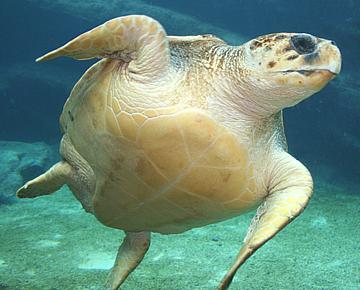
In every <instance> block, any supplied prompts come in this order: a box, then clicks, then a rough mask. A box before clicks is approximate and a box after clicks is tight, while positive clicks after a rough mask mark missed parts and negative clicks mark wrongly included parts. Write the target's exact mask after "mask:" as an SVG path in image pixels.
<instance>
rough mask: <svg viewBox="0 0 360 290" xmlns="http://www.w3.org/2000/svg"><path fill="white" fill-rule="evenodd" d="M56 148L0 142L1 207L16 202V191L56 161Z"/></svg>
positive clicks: (38, 144)
mask: <svg viewBox="0 0 360 290" xmlns="http://www.w3.org/2000/svg"><path fill="white" fill-rule="evenodd" d="M55 152H56V151H55V148H52V147H51V146H49V145H47V144H45V143H32V144H31V143H22V142H6V141H0V188H1V190H0V205H1V204H8V203H12V202H14V201H15V200H16V198H15V192H16V190H17V189H18V188H19V187H20V186H21V185H22V184H23V183H24V182H26V181H28V180H30V179H32V178H34V177H36V176H38V175H39V174H41V173H42V172H44V171H45V170H46V169H47V168H48V167H50V166H51V165H52V164H53V163H54V162H55V159H56V156H57V155H56V153H55Z"/></svg>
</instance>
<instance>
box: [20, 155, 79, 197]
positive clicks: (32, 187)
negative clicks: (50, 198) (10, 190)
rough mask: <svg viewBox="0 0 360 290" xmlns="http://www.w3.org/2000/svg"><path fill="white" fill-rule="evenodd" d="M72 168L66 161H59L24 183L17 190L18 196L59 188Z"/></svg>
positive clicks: (41, 193)
mask: <svg viewBox="0 0 360 290" xmlns="http://www.w3.org/2000/svg"><path fill="white" fill-rule="evenodd" d="M72 171H73V168H72V167H71V165H70V164H69V163H67V162H66V161H60V162H58V163H56V164H55V165H54V166H52V167H51V168H50V169H49V170H48V171H46V172H45V173H44V174H41V175H40V176H38V177H36V178H34V179H33V180H30V181H28V182H26V183H25V185H24V186H22V187H21V188H20V189H19V190H18V191H17V192H16V196H17V197H19V198H33V197H37V196H40V195H47V194H50V193H53V192H55V191H57V190H58V189H60V188H61V187H62V186H63V185H64V184H65V183H66V181H67V180H68V178H69V177H70V176H71V173H72Z"/></svg>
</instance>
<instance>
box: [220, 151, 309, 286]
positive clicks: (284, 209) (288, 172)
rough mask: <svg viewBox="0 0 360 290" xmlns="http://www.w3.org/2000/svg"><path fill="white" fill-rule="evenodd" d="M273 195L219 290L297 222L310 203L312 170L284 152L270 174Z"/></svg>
mask: <svg viewBox="0 0 360 290" xmlns="http://www.w3.org/2000/svg"><path fill="white" fill-rule="evenodd" d="M269 177H270V180H269V194H268V196H267V197H266V198H265V200H264V202H263V204H262V205H261V206H260V207H259V208H258V210H257V213H256V215H255V217H254V218H253V220H252V221H251V224H250V227H249V230H248V233H247V235H246V238H245V240H244V245H243V246H242V248H241V249H240V252H239V254H238V256H237V258H236V261H235V263H234V264H233V266H232V267H231V269H230V270H229V271H228V273H227V274H226V276H225V277H224V279H223V280H222V281H221V283H220V285H219V287H218V290H224V289H227V288H228V287H229V285H230V283H231V281H232V279H233V277H234V275H235V273H236V271H237V270H238V269H239V267H240V266H241V265H242V264H243V263H244V262H245V261H246V260H247V259H248V258H249V257H250V256H251V255H252V254H253V253H254V252H255V251H256V250H257V249H258V248H260V247H261V246H262V245H263V244H265V243H266V242H267V241H268V240H270V239H271V238H272V237H274V236H275V235H276V234H277V233H278V232H279V231H281V230H282V229H283V228H284V227H285V226H286V225H287V224H289V223H290V222H291V221H292V220H294V219H295V218H296V217H297V216H298V215H299V214H300V213H301V212H302V211H303V210H304V209H305V207H306V205H307V203H308V202H309V200H310V197H311V194H312V190H313V181H312V178H311V175H310V173H309V171H308V170H307V169H306V168H305V166H304V165H302V164H301V163H300V162H299V161H297V160H296V159H295V158H293V157H292V156H290V155H289V154H288V153H285V152H284V153H281V156H280V157H279V158H278V159H277V162H276V164H275V166H273V167H272V169H271V171H270V172H269Z"/></svg>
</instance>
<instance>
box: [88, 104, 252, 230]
mask: <svg viewBox="0 0 360 290" xmlns="http://www.w3.org/2000/svg"><path fill="white" fill-rule="evenodd" d="M129 116H131V115H129ZM129 123H131V125H126V124H129ZM135 123H136V124H135ZM107 130H108V133H109V135H107V136H106V137H104V138H106V142H105V141H104V146H105V147H106V148H105V150H104V152H105V153H104V154H105V155H104V156H102V161H104V160H107V162H106V165H104V166H100V165H99V168H100V170H99V169H98V170H95V171H96V172H97V191H96V196H95V200H94V201H95V204H94V206H95V214H96V216H97V218H98V219H99V220H100V221H101V222H103V223H104V224H106V225H108V226H111V227H116V228H121V229H124V230H129V231H139V230H151V231H158V232H163V233H171V232H182V231H184V230H187V229H190V228H193V227H197V226H203V225H206V224H209V223H213V222H217V221H220V220H223V219H227V218H230V217H232V216H236V215H239V214H241V213H243V212H245V211H247V210H249V209H251V208H253V207H254V206H256V205H257V204H258V203H259V200H258V195H257V194H256V191H257V189H256V182H255V179H254V169H253V166H252V163H251V161H250V160H249V154H248V150H247V148H246V147H245V146H244V145H242V144H241V143H240V142H239V141H238V140H237V138H236V137H235V135H233V134H232V133H230V132H229V131H227V130H226V129H225V128H223V127H222V126H219V125H217V124H216V123H215V122H214V121H213V120H212V119H210V118H209V117H207V116H206V115H205V114H203V113H201V112H200V111H195V110H188V111H182V112H180V113H175V114H169V115H162V116H155V117H153V118H147V119H146V120H144V121H143V122H142V123H137V122H136V120H135V118H133V117H131V120H127V122H125V121H124V118H123V122H121V121H120V122H116V123H114V120H111V118H109V120H108V121H107ZM104 140H105V139H104ZM102 164H104V162H102Z"/></svg>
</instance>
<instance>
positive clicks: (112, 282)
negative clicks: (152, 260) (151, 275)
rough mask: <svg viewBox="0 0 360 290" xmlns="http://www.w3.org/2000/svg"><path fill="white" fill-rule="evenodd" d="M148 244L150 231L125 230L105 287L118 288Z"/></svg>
mask: <svg viewBox="0 0 360 290" xmlns="http://www.w3.org/2000/svg"><path fill="white" fill-rule="evenodd" d="M149 246H150V232H127V233H126V237H125V238H124V241H123V242H122V244H121V246H120V248H119V251H118V254H117V256H116V261H115V264H114V267H113V268H112V271H111V273H110V275H109V276H108V278H107V281H106V289H118V288H119V287H120V285H121V284H122V283H123V282H124V281H125V279H126V277H127V276H128V275H129V274H130V273H131V272H132V271H133V270H134V269H135V268H136V267H137V266H138V265H139V264H140V262H141V261H142V259H143V258H144V256H145V254H146V252H147V250H148V249H149Z"/></svg>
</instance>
